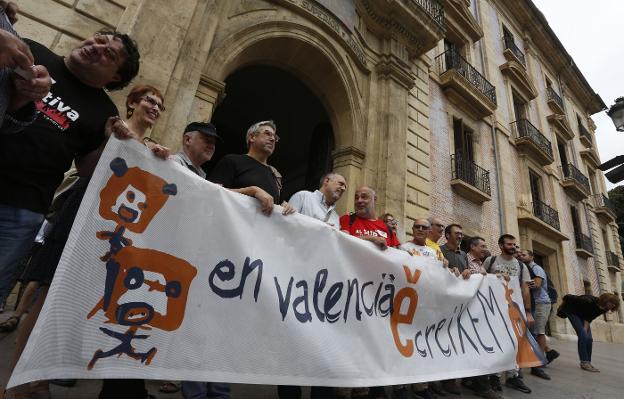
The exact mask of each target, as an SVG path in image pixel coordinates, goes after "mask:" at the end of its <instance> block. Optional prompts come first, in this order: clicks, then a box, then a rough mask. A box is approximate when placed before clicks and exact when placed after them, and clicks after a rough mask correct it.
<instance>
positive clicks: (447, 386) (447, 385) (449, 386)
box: [442, 380, 461, 395]
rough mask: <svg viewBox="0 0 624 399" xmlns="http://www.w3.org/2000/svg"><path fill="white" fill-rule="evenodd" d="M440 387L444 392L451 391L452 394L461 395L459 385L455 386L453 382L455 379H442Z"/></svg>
mask: <svg viewBox="0 0 624 399" xmlns="http://www.w3.org/2000/svg"><path fill="white" fill-rule="evenodd" d="M442 388H443V389H444V390H445V391H446V392H448V393H452V394H453V395H461V391H460V390H459V387H458V386H457V383H456V382H455V380H446V381H443V382H442Z"/></svg>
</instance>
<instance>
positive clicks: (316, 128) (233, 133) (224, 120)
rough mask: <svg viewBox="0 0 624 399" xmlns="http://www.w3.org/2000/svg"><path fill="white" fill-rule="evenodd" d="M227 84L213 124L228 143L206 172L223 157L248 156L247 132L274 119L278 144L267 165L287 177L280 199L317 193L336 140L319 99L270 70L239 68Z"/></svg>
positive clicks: (284, 74) (277, 70) (298, 83)
mask: <svg viewBox="0 0 624 399" xmlns="http://www.w3.org/2000/svg"><path fill="white" fill-rule="evenodd" d="M225 84H226V86H225V94H226V95H225V98H224V100H223V101H222V102H221V104H219V106H218V107H217V108H216V109H215V112H214V116H213V118H212V123H214V125H215V126H216V127H217V130H218V132H219V135H221V137H223V139H224V143H223V144H222V145H220V146H219V148H217V152H216V154H215V157H214V158H213V161H211V162H210V163H209V165H206V167H207V168H208V169H210V168H211V167H212V166H213V165H214V164H215V163H216V162H217V161H218V160H219V159H220V158H221V157H222V156H223V155H225V154H230V153H237V154H242V153H245V152H246V151H247V148H246V144H245V134H246V132H247V128H248V127H249V126H250V125H252V124H253V123H255V122H258V121H262V120H268V119H272V120H274V121H275V123H276V124H277V134H278V135H279V136H280V142H279V143H278V144H277V147H276V150H275V152H274V153H273V155H272V156H271V158H270V160H269V163H270V164H271V165H273V166H275V167H276V168H277V169H278V170H279V171H280V173H281V174H282V175H283V179H284V180H283V183H284V188H283V190H282V199H284V200H287V199H288V198H290V196H291V195H292V194H294V193H295V192H297V191H299V190H303V189H306V190H315V189H316V188H318V184H319V180H320V178H321V176H322V175H323V174H324V173H326V172H327V171H330V170H331V168H332V160H331V152H332V150H333V148H334V135H333V131H332V127H331V124H330V122H329V116H328V115H327V112H326V110H325V108H324V107H323V105H322V104H321V102H320V101H319V99H318V98H317V97H316V95H315V94H314V93H313V92H312V91H311V90H310V89H309V88H308V87H307V86H305V85H304V84H303V83H302V82H301V81H300V80H299V79H298V78H296V77H295V76H294V75H292V74H290V73H288V72H286V71H284V70H282V69H280V68H277V67H274V66H267V65H253V66H247V67H244V68H241V69H239V70H237V71H236V72H234V73H233V74H231V75H230V76H229V77H228V78H227V79H226V80H225Z"/></svg>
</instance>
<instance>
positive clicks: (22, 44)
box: [0, 0, 619, 399]
mask: <svg viewBox="0 0 624 399" xmlns="http://www.w3.org/2000/svg"><path fill="white" fill-rule="evenodd" d="M16 11H17V9H16V7H15V5H14V4H13V3H11V2H8V1H4V0H0V14H1V15H0V126H1V127H0V178H1V179H2V180H3V184H4V189H3V190H2V191H0V303H2V302H4V300H5V299H6V298H7V295H8V294H9V292H10V290H11V288H12V287H13V285H14V282H15V280H16V278H20V279H21V282H22V284H23V285H24V286H25V287H26V288H25V290H24V293H23V295H22V298H21V301H20V303H19V306H18V308H17V309H16V312H15V314H14V315H13V316H12V317H10V318H9V319H7V320H6V321H5V322H3V323H1V324H0V332H5V333H7V332H11V331H14V330H15V329H18V331H17V337H16V343H17V344H16V347H15V351H14V353H13V355H12V356H11V357H8V356H5V357H4V358H3V359H7V360H3V361H10V362H11V367H14V366H15V364H16V363H17V360H18V359H19V357H20V355H21V353H22V351H23V349H24V347H25V345H26V342H27V341H28V338H29V335H30V332H31V331H32V329H33V327H34V324H35V322H36V320H37V317H38V315H39V312H40V311H41V308H42V306H43V303H44V301H45V298H46V295H47V292H48V287H49V284H50V282H51V281H52V278H53V276H54V273H55V270H56V267H57V265H58V262H59V260H60V257H61V254H62V252H63V248H64V246H65V243H66V241H67V238H68V236H69V232H70V230H71V226H72V224H73V222H74V219H75V217H76V214H77V212H78V208H79V206H80V203H81V201H82V198H83V196H84V194H85V191H86V188H87V186H88V183H89V180H90V176H91V175H92V173H93V171H94V168H95V165H96V164H97V161H98V159H99V157H100V155H101V153H102V151H103V148H104V145H105V143H106V141H107V138H108V137H110V136H111V135H115V136H116V137H117V138H119V139H129V140H137V141H139V142H141V143H143V144H145V146H146V147H148V148H149V149H150V150H151V151H152V152H153V154H154V155H155V156H157V157H159V158H162V159H163V161H164V162H172V163H177V164H179V165H181V166H182V167H184V168H187V169H188V170H190V171H191V172H193V173H195V174H197V175H199V176H200V177H202V178H205V179H207V180H208V181H210V182H213V183H216V184H220V185H221V186H223V187H224V188H226V189H229V190H232V191H235V192H238V193H240V194H243V195H247V196H250V197H253V198H255V199H256V200H257V202H258V206H259V208H260V210H261V211H262V213H263V214H265V215H266V216H267V217H270V215H271V213H272V212H273V211H274V209H275V208H274V205H276V204H281V212H282V213H283V214H284V215H289V214H293V213H295V212H297V213H300V214H303V215H307V216H309V217H312V218H315V219H318V220H321V221H323V222H325V223H327V224H328V225H330V226H332V227H333V228H335V229H338V230H341V231H342V232H344V233H345V234H349V235H352V236H356V237H359V238H360V239H362V240H366V241H369V242H371V243H373V244H374V245H375V246H376V247H378V248H379V249H380V250H387V249H388V248H389V247H392V248H396V249H400V250H404V251H406V252H408V253H410V254H411V255H414V256H426V257H431V258H433V259H437V260H439V261H441V267H443V268H446V269H447V270H448V271H449V272H450V273H452V274H453V275H455V276H456V277H457V278H461V279H469V278H471V276H473V275H476V274H483V275H485V274H488V273H492V274H496V275H498V276H499V277H500V278H505V279H512V278H517V279H519V281H520V284H521V288H522V296H523V301H524V306H525V310H526V316H527V321H528V324H529V326H530V328H531V332H532V333H533V334H534V336H535V338H536V340H537V342H538V343H539V346H540V348H541V349H542V350H543V351H544V353H545V356H546V358H547V361H548V362H552V361H554V360H555V359H556V358H557V357H558V356H559V354H558V353H557V351H555V350H554V349H552V348H550V347H549V346H548V343H547V340H546V337H545V333H546V325H547V322H548V318H549V315H550V313H551V307H552V304H553V303H554V301H553V297H552V294H549V293H550V292H551V291H549V289H548V288H549V286H550V285H551V282H550V281H549V278H548V276H547V275H546V273H545V271H544V269H543V268H542V267H541V266H540V265H538V264H536V263H535V257H534V254H533V253H532V252H531V251H530V250H528V249H522V250H520V248H519V247H518V245H517V240H516V238H515V237H513V236H512V235H510V234H503V235H502V236H501V237H500V239H499V241H498V246H499V250H500V253H498V254H496V255H494V256H491V255H490V253H489V251H488V248H487V245H486V241H485V240H484V239H483V238H481V237H470V239H469V240H468V245H467V248H468V252H464V251H463V250H462V249H461V244H462V241H463V240H464V235H463V230H462V227H461V226H460V225H459V224H456V223H448V224H447V225H446V226H445V223H444V221H442V220H441V219H440V218H438V217H435V216H431V217H428V218H419V219H416V220H414V221H413V225H412V226H411V231H412V240H410V241H408V242H404V243H400V242H399V239H398V236H397V227H398V221H397V219H396V218H395V217H394V216H393V215H391V214H389V213H385V214H383V215H382V216H381V217H378V214H377V209H376V201H377V195H376V192H375V190H374V188H372V187H370V186H362V187H358V188H357V189H356V190H355V197H354V203H353V206H354V212H353V213H352V214H346V215H342V216H340V215H338V213H337V211H336V203H337V201H338V200H339V199H340V198H341V197H342V195H343V194H344V193H345V192H346V190H347V184H348V182H347V181H346V179H345V177H344V176H341V175H340V174H339V173H334V172H329V173H327V174H325V175H324V176H323V178H322V179H321V181H320V186H319V188H318V190H315V191H313V192H312V191H300V192H297V193H295V194H294V195H293V196H292V197H291V198H290V199H289V200H288V201H284V200H283V198H282V195H281V191H282V176H281V174H280V172H279V171H278V170H277V169H275V168H274V167H273V166H271V165H270V164H269V158H270V157H271V155H272V154H273V152H274V151H275V150H276V146H277V144H278V142H279V136H278V135H277V126H276V124H275V123H274V122H273V121H270V120H267V121H261V122H257V123H254V124H253V125H252V126H250V127H249V129H248V130H247V133H246V143H247V153H245V154H228V155H225V156H224V157H223V158H221V159H220V160H219V161H218V162H217V164H216V165H215V166H214V168H213V169H212V171H211V173H210V175H208V176H207V175H206V172H205V171H204V169H202V165H204V164H205V163H206V162H207V161H210V160H211V158H212V157H213V155H214V152H215V148H216V146H217V145H218V144H219V143H220V142H221V141H222V140H221V137H220V136H219V134H218V133H217V129H216V127H215V126H213V125H212V124H210V123H206V122H193V123H190V124H189V125H188V126H187V127H186V128H185V129H184V131H183V132H181V151H180V152H178V153H177V154H170V151H169V149H168V148H166V147H164V146H162V145H160V144H158V143H157V142H155V141H154V140H152V139H150V138H149V137H147V133H148V131H149V129H150V128H151V127H152V126H154V124H155V123H157V121H158V119H159V117H160V115H161V113H162V112H164V111H165V106H164V96H163V95H162V93H161V92H160V91H159V90H158V89H157V88H155V87H152V86H149V85H136V86H134V87H133V88H132V89H131V90H130V92H129V94H128V96H127V100H126V114H125V115H126V116H125V118H123V119H122V118H121V117H120V116H119V113H118V110H117V108H116V106H115V105H114V104H113V102H112V101H111V100H110V98H109V97H108V93H107V92H108V91H113V90H119V89H122V88H124V87H126V86H127V85H128V84H129V83H130V82H131V81H132V80H133V79H134V78H135V77H136V75H137V74H138V71H139V58H140V55H139V50H138V47H137V45H136V43H135V42H134V41H133V40H132V39H131V38H130V37H129V36H128V35H126V34H121V33H118V32H115V31H100V32H98V33H96V34H95V35H94V36H92V37H90V38H89V39H87V40H85V41H83V42H82V43H80V44H79V45H78V46H76V47H75V48H74V49H73V50H72V51H71V52H70V54H69V55H68V56H66V57H61V56H58V55H56V54H54V53H53V52H52V51H50V50H49V49H48V48H46V47H45V46H43V45H41V44H39V43H36V42H34V41H29V40H22V39H21V38H19V36H18V34H17V32H15V30H14V29H13V27H12V24H13V23H14V22H15V20H16V18H17V14H16ZM18 72H19V73H18ZM442 237H444V244H443V245H440V244H439V242H440V240H441V239H442ZM24 260H25V261H24ZM20 264H26V265H27V266H26V268H25V270H23V271H21V272H20V273H18V270H19V265H20ZM609 295H610V294H603V296H601V297H600V298H595V297H591V296H574V295H566V296H565V297H564V298H563V305H562V307H561V308H560V309H559V312H558V314H559V315H560V316H561V317H567V318H569V319H570V322H571V323H572V326H573V328H574V329H575V331H576V332H577V334H578V336H579V356H580V360H581V368H582V369H583V370H587V371H591V372H595V371H597V369H596V368H595V367H594V366H593V365H591V342H592V338H591V329H590V325H589V323H591V321H592V320H594V319H595V318H596V317H598V316H599V315H601V314H603V313H605V312H606V311H609V310H615V309H616V308H617V306H618V304H619V301H618V300H617V297H615V298H614V297H611V296H609ZM555 300H556V298H555ZM18 327H19V328H18ZM504 374H505V375H506V379H505V383H504V385H505V386H507V387H510V388H513V389H517V390H520V391H522V392H525V393H530V392H531V390H530V388H529V387H527V385H526V384H525V382H524V380H523V377H522V374H521V373H520V371H519V370H509V371H508V372H506V373H504ZM531 374H533V375H535V376H537V377H540V378H544V379H550V377H549V376H548V374H547V373H546V371H545V370H544V368H543V367H536V368H533V369H532V370H531ZM501 378H502V375H484V376H478V377H471V378H464V379H463V380H462V381H461V384H460V382H459V381H456V380H446V381H435V382H433V381H432V382H429V383H419V384H412V385H400V386H393V387H371V388H330V387H313V388H312V391H311V397H312V398H333V397H336V398H345V397H352V398H356V397H368V398H373V399H378V398H386V397H387V394H388V392H390V395H392V396H393V397H394V398H398V399H403V398H410V397H416V398H432V397H434V396H445V395H448V394H456V395H459V394H460V393H461V390H460V386H463V387H464V388H466V389H468V390H469V391H471V392H473V393H474V394H476V395H478V396H480V397H484V398H501V397H502V394H501V393H500V392H501V391H502V385H503V384H502V383H501ZM53 382H55V383H57V384H64V385H73V384H74V383H75V381H72V380H56V381H53ZM48 389H49V387H48V382H45V381H41V382H36V383H31V384H26V385H24V386H20V387H16V388H13V389H10V390H8V391H6V392H5V393H4V397H5V398H29V397H35V396H33V395H37V394H38V395H44V396H39V397H46V396H45V395H48ZM180 389H181V390H182V392H183V395H184V397H185V398H192V399H198V398H222V399H224V398H229V397H230V387H229V384H227V383H223V382H195V381H183V382H176V381H165V382H164V383H163V384H162V386H161V390H162V391H163V392H176V391H178V390H180ZM277 392H278V397H279V398H281V399H287V398H300V397H301V395H302V389H301V387H297V386H279V387H278V388H277ZM120 397H124V398H141V399H142V398H147V397H150V396H149V394H148V392H147V390H146V388H145V382H144V381H143V380H127V379H126V380H105V381H104V382H103V384H102V390H101V392H100V398H104V399H107V398H120Z"/></svg>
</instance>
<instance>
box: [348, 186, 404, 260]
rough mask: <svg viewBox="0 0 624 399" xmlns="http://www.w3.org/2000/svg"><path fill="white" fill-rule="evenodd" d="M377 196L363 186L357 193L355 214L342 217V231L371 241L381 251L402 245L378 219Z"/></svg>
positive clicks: (370, 189) (394, 234)
mask: <svg viewBox="0 0 624 399" xmlns="http://www.w3.org/2000/svg"><path fill="white" fill-rule="evenodd" d="M376 202H377V194H376V193H375V190H373V189H372V188H370V187H367V186H362V187H360V188H358V189H357V190H356V191H355V201H354V208H355V213H352V214H350V215H343V216H341V217H340V229H341V230H342V231H343V232H345V233H347V234H350V235H352V236H356V237H359V238H361V239H362V240H365V241H370V242H372V243H373V244H375V245H376V246H377V247H379V249H381V250H385V249H387V248H388V247H395V248H396V247H398V246H399V245H401V243H400V242H399V239H398V238H397V236H396V233H395V232H393V231H391V230H390V229H389V228H388V226H386V224H385V223H384V222H383V220H381V219H377V211H376V210H375V203H376Z"/></svg>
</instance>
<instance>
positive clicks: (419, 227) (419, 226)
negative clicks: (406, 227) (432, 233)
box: [412, 224, 430, 230]
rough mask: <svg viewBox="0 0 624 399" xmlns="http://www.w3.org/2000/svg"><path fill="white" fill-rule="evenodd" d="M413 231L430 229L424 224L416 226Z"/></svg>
mask: <svg viewBox="0 0 624 399" xmlns="http://www.w3.org/2000/svg"><path fill="white" fill-rule="evenodd" d="M412 229H413V230H429V229H430V227H429V226H427V225H424V224H415V225H413V226H412Z"/></svg>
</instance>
